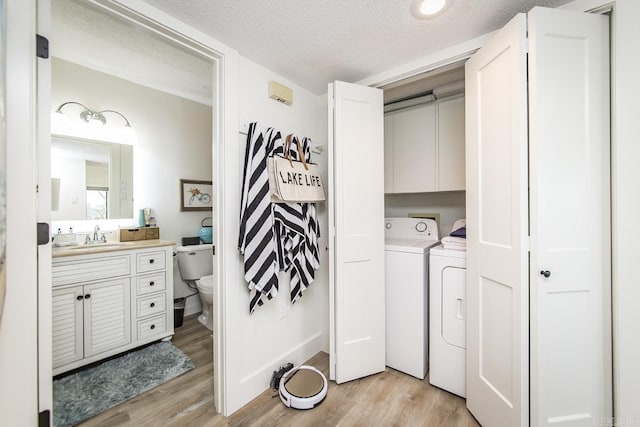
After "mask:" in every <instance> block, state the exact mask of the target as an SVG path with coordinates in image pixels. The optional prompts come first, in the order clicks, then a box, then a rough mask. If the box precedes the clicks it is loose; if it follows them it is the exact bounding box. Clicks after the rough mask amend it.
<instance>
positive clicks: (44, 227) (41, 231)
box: [37, 222, 49, 245]
mask: <svg viewBox="0 0 640 427" xmlns="http://www.w3.org/2000/svg"><path fill="white" fill-rule="evenodd" d="M37 230H38V231H37V232H38V245H46V244H47V243H49V224H47V223H46V222H39V223H38V224H37Z"/></svg>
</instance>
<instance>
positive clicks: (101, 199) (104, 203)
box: [87, 187, 109, 219]
mask: <svg viewBox="0 0 640 427" xmlns="http://www.w3.org/2000/svg"><path fill="white" fill-rule="evenodd" d="M108 201H109V189H108V188H101V187H87V219H108V218H109V215H108V212H109V206H108Z"/></svg>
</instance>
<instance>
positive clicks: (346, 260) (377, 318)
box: [328, 82, 385, 383]
mask: <svg viewBox="0 0 640 427" xmlns="http://www.w3.org/2000/svg"><path fill="white" fill-rule="evenodd" d="M328 93H329V97H330V99H329V105H330V106H332V105H333V112H331V111H330V112H329V182H330V185H329V228H330V230H332V232H333V233H334V238H333V239H330V241H331V243H330V245H331V246H330V250H331V252H330V256H329V258H330V330H331V331H330V334H331V337H330V343H331V351H330V353H331V354H330V377H331V379H334V380H335V381H336V382H337V383H342V382H345V381H350V380H353V379H356V378H361V377H364V376H366V375H371V374H374V373H377V372H381V371H383V370H384V369H385V299H384V296H385V290H384V174H383V168H384V160H383V156H384V154H383V153H384V146H383V139H384V130H383V106H382V91H381V90H379V89H374V88H369V87H365V86H359V85H354V84H350V83H344V82H335V83H334V84H331V85H329V91H328ZM331 97H333V99H331ZM330 108H331V107H330ZM332 113H333V114H332Z"/></svg>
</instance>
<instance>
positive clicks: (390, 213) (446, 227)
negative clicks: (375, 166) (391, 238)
mask: <svg viewBox="0 0 640 427" xmlns="http://www.w3.org/2000/svg"><path fill="white" fill-rule="evenodd" d="M464 194H465V193H464V191H446V192H440V193H419V194H387V195H385V196H384V216H385V217H395V216H399V217H406V216H408V215H409V214H410V213H439V214H440V224H438V226H439V229H440V230H439V231H440V238H442V237H444V236H448V235H449V233H450V232H451V227H453V223H454V222H455V221H456V220H458V219H461V218H466V216H465V215H466V213H465V212H466V210H465V197H464Z"/></svg>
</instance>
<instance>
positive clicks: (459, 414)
mask: <svg viewBox="0 0 640 427" xmlns="http://www.w3.org/2000/svg"><path fill="white" fill-rule="evenodd" d="M173 343H174V344H175V345H176V346H177V347H178V348H180V349H181V350H182V351H184V352H185V353H186V354H187V355H188V356H189V357H190V358H191V360H192V361H193V363H194V365H196V367H195V369H192V370H191V371H189V372H187V373H185V374H183V375H181V376H179V377H177V378H174V379H173V380H171V381H168V382H166V383H164V384H161V385H160V386H158V387H156V388H154V389H152V390H149V391H148V392H146V393H144V394H141V395H139V396H137V397H135V398H133V399H131V400H129V401H127V402H124V403H122V404H120V405H118V406H115V407H113V408H111V409H109V410H107V411H105V412H103V413H102V414H100V415H97V416H95V417H93V418H91V419H89V420H87V421H85V422H84V423H82V424H80V425H81V426H83V427H88V426H101V427H110V426H156V427H161V426H176V427H177V426H180V427H182V426H194V427H199V426H203V427H224V426H234V427H235V426H305V427H306V426H412V427H413V426H429V427H438V426H447V427H469V426H478V425H479V424H478V423H477V422H476V421H475V419H474V418H473V417H472V416H471V414H470V413H469V412H468V411H467V409H466V408H465V403H464V400H463V399H461V398H460V397H457V396H455V395H453V394H450V393H447V392H445V391H443V390H440V389H438V388H435V387H432V386H431V385H430V384H429V381H428V380H426V379H425V380H423V381H420V380H418V379H416V378H413V377H410V376H408V375H405V374H402V373H400V372H398V371H394V370H393V369H388V368H387V370H386V371H385V372H383V373H381V374H378V375H373V376H370V377H367V378H363V379H360V380H356V381H351V382H349V383H346V384H341V385H336V384H335V383H333V382H330V383H329V391H328V394H327V398H326V399H325V400H324V402H322V403H321V404H320V405H319V406H317V407H316V408H314V409H311V410H308V411H299V410H295V409H289V408H286V407H285V406H284V405H283V404H282V403H281V402H280V399H279V398H278V397H277V396H276V393H275V392H272V391H271V390H269V391H266V392H264V393H262V394H261V395H260V396H258V397H256V398H255V399H254V400H253V401H251V402H250V403H249V404H248V405H246V406H245V407H243V408H242V409H240V410H239V411H237V412H236V413H235V414H233V415H232V416H231V417H229V418H225V417H222V416H221V415H219V414H216V413H215V410H214V409H213V364H212V361H213V355H212V345H213V344H212V338H211V332H210V331H209V330H207V329H206V328H205V327H204V326H202V325H200V323H198V321H197V320H196V316H188V317H187V318H185V322H184V325H183V326H182V327H180V328H178V329H176V334H175V336H174V338H173ZM307 364H309V365H313V366H315V367H316V368H318V369H320V370H321V371H322V372H323V373H324V374H325V375H327V377H328V375H329V356H328V355H327V354H326V353H318V354H317V355H316V356H314V357H312V358H311V359H310V360H309V361H308V362H307ZM274 396H276V397H274Z"/></svg>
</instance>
